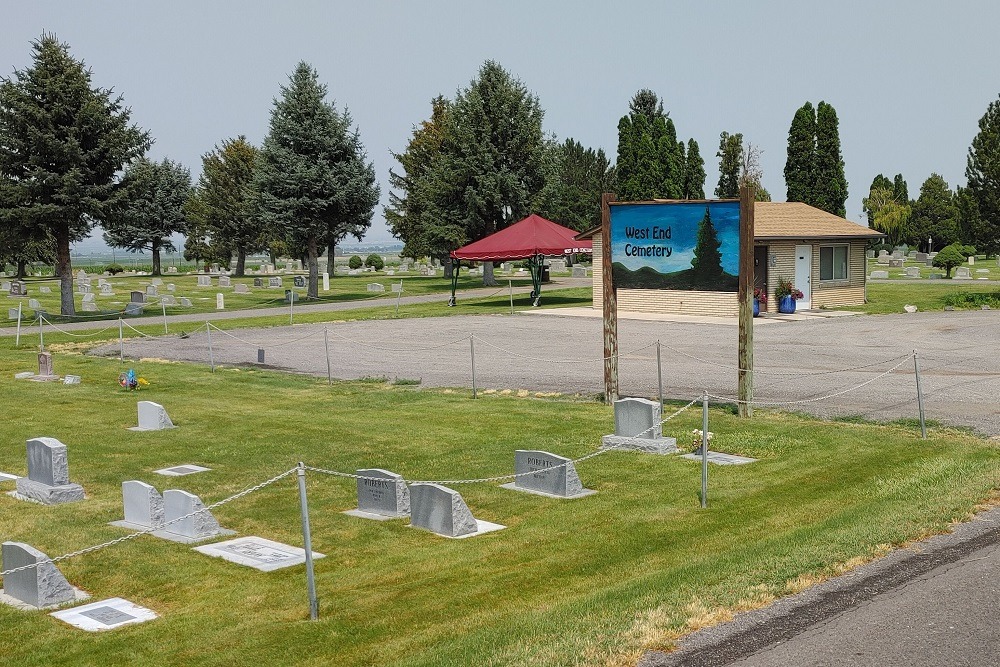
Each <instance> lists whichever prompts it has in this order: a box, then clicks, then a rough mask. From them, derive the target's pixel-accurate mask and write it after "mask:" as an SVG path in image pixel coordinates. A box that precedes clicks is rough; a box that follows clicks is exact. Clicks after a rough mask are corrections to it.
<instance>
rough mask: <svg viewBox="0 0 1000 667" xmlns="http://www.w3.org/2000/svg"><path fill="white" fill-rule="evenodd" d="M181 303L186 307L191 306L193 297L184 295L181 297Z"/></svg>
mask: <svg viewBox="0 0 1000 667" xmlns="http://www.w3.org/2000/svg"><path fill="white" fill-rule="evenodd" d="M181 305H182V306H183V307H185V308H190V307H191V299H189V298H187V297H186V296H182V297H181Z"/></svg>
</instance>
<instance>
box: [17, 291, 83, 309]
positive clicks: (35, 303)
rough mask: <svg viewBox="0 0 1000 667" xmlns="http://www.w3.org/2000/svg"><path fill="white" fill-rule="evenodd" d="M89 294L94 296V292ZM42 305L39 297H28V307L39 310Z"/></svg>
mask: <svg viewBox="0 0 1000 667" xmlns="http://www.w3.org/2000/svg"><path fill="white" fill-rule="evenodd" d="M87 296H94V295H93V294H88V295H87ZM41 307H42V305H41V304H40V303H38V299H28V308H31V309H32V310H38V309H39V308H41Z"/></svg>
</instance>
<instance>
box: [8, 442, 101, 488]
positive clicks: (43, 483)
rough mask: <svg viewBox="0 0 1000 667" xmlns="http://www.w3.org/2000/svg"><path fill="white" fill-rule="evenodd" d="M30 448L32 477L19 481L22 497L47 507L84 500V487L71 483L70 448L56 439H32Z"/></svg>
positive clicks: (27, 445)
mask: <svg viewBox="0 0 1000 667" xmlns="http://www.w3.org/2000/svg"><path fill="white" fill-rule="evenodd" d="M26 448H27V452H28V476H27V477H19V478H18V479H17V482H16V488H17V493H18V495H19V496H21V497H22V498H28V499H30V500H36V501H38V502H40V503H42V504H45V505H58V504H60V503H71V502H76V501H78V500H83V498H84V495H83V487H82V486H80V485H79V484H73V483H71V482H70V481H69V457H68V455H67V450H66V445H64V444H63V443H61V442H59V441H58V440H56V439H55V438H32V439H31V440H28V441H27V443H26Z"/></svg>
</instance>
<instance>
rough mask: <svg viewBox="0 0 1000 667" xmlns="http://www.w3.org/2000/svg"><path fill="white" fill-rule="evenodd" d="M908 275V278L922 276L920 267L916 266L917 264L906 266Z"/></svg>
mask: <svg viewBox="0 0 1000 667" xmlns="http://www.w3.org/2000/svg"><path fill="white" fill-rule="evenodd" d="M906 277H907V278H919V277H920V269H919V268H918V267H916V266H908V267H906Z"/></svg>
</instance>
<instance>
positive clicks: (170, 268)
mask: <svg viewBox="0 0 1000 667" xmlns="http://www.w3.org/2000/svg"><path fill="white" fill-rule="evenodd" d="M167 273H177V267H176V266H168V267H167Z"/></svg>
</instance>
